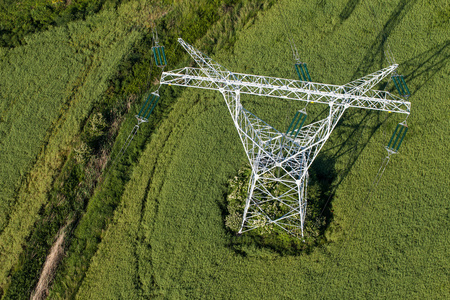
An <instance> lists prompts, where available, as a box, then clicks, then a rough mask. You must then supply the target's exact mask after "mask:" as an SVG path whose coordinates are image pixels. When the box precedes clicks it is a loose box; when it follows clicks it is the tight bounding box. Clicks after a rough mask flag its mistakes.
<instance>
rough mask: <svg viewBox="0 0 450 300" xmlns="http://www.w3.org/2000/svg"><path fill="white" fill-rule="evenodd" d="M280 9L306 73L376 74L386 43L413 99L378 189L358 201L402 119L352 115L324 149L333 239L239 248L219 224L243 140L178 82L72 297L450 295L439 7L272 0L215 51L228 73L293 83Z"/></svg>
mask: <svg viewBox="0 0 450 300" xmlns="http://www.w3.org/2000/svg"><path fill="white" fill-rule="evenodd" d="M278 6H281V8H282V9H283V11H284V14H285V17H284V18H286V19H287V20H288V21H289V23H290V24H292V25H291V26H292V32H293V34H294V36H295V40H296V43H297V46H298V47H299V51H300V53H301V57H302V60H303V61H305V62H307V63H308V67H309V68H310V73H311V76H312V78H313V80H314V81H319V82H329V83H345V82H348V81H350V80H353V79H356V78H358V77H360V76H363V75H365V74H366V73H370V72H372V71H375V70H377V69H379V68H381V67H383V66H385V62H384V61H383V50H384V47H385V42H383V39H382V38H383V37H384V38H385V41H387V42H388V43H389V44H390V46H391V49H392V50H393V52H394V54H395V57H396V59H397V62H398V63H399V64H400V68H399V73H400V74H403V75H404V76H405V78H406V80H407V82H408V85H409V87H410V90H411V91H412V93H413V95H412V97H411V101H412V103H413V106H412V114H411V116H410V117H409V118H408V124H409V128H410V130H409V132H408V137H407V139H406V140H405V141H404V144H403V146H402V149H400V153H399V154H398V155H396V156H394V157H393V158H392V161H391V163H390V164H389V165H388V168H387V170H386V172H385V174H384V176H383V178H382V180H381V182H380V184H379V186H378V188H377V190H376V191H375V192H374V193H372V194H371V195H370V196H371V197H370V198H369V201H368V202H366V201H365V196H366V194H367V192H368V190H369V187H370V183H371V181H372V179H373V177H374V175H375V174H376V172H377V170H378V167H379V164H380V163H381V160H382V158H383V157H384V155H385V154H386V153H385V150H384V149H383V146H384V145H385V144H386V143H387V141H388V139H389V137H390V134H391V132H392V130H393V128H394V127H395V124H396V123H398V122H400V121H402V120H403V119H402V117H401V116H390V117H389V118H387V119H386V115H385V114H380V113H375V112H370V113H368V112H365V111H358V110H354V109H353V110H349V111H348V112H347V113H346V114H345V115H344V120H343V121H342V122H341V124H340V126H339V127H338V128H337V129H336V131H335V132H334V133H333V135H332V138H331V139H330V141H329V142H328V143H327V144H326V146H325V149H323V153H322V158H321V159H322V161H330V162H333V164H334V166H333V168H334V169H335V172H336V176H335V178H334V181H333V182H331V184H330V188H332V189H333V190H334V197H333V200H332V210H333V211H334V213H333V220H332V223H331V224H330V227H329V228H328V230H327V232H326V236H327V239H328V243H327V244H325V245H322V246H321V247H318V248H316V249H315V250H314V251H312V252H311V253H308V254H307V253H303V254H301V255H296V256H292V255H280V254H279V253H277V252H274V251H272V250H271V249H268V248H264V247H257V246H254V247H253V248H251V246H248V248H247V249H245V250H246V251H245V254H244V255H243V254H242V253H241V252H238V251H236V249H235V248H233V247H232V245H231V243H232V241H233V236H231V234H230V233H229V232H228V231H227V230H226V229H225V226H224V207H225V204H226V203H225V193H226V190H227V180H228V178H230V177H232V176H235V174H237V170H238V169H239V167H240V165H241V163H242V162H243V161H244V160H245V156H244V152H243V150H242V148H241V145H240V142H239V139H238V135H237V133H236V132H235V129H234V128H233V124H232V122H231V119H230V118H229V116H228V112H227V109H226V107H225V104H224V102H223V99H221V97H220V95H218V94H217V93H212V92H205V91H193V90H189V91H185V92H184V93H183V95H182V96H181V97H180V99H179V101H177V103H176V105H174V107H173V109H172V111H171V114H170V115H169V117H168V118H167V120H165V121H164V122H163V123H162V124H161V125H160V127H158V129H157V131H156V132H155V134H154V135H152V137H151V140H150V141H149V143H148V145H147V146H146V148H145V150H144V152H143V154H142V156H141V158H140V159H139V161H138V162H137V165H136V167H135V168H134V171H133V174H132V176H131V179H130V181H129V183H128V184H127V186H126V187H125V192H124V194H123V196H122V200H121V201H122V202H121V204H120V206H119V209H117V210H116V213H115V216H114V221H113V223H112V224H111V226H110V227H109V228H108V230H107V231H106V232H105V233H104V235H103V241H102V242H101V243H100V246H99V250H98V251H97V253H96V255H95V256H94V257H93V258H92V263H91V265H90V267H89V270H88V272H87V275H86V278H85V280H84V281H83V283H82V285H81V288H80V290H79V292H78V295H77V296H78V298H80V299H86V298H88V299H99V298H105V297H106V298H127V299H134V298H148V297H154V298H170V299H172V298H214V299H221V298H226V299H230V298H231V299H234V298H237V299H244V298H251V299H254V298H263V299H267V298H292V299H298V298H326V299H348V298H353V299H354V298H356V299H367V298H370V299H374V298H376V299H378V298H395V299H405V298H414V299H416V298H427V299H445V298H448V297H449V296H450V295H449V290H450V289H449V283H448V276H449V269H448V265H449V259H448V255H446V252H447V249H448V246H449V244H448V236H449V229H448V228H449V220H448V205H447V199H448V198H449V196H450V195H449V190H448V186H449V178H450V174H449V170H448V168H447V167H446V166H447V165H448V162H449V160H448V157H447V155H446V152H447V149H448V147H449V146H450V145H449V141H448V139H446V138H445V137H446V131H447V128H448V126H449V125H450V124H449V121H448V117H447V115H448V104H449V102H448V94H449V91H448V85H447V83H448V80H449V72H448V65H447V61H448V58H449V56H450V54H449V45H450V42H449V34H448V30H445V28H447V27H448V21H447V19H446V18H445V17H441V16H443V15H444V16H445V13H446V12H447V11H448V4H444V3H443V2H437V3H436V4H428V3H427V2H425V1H413V2H402V1H396V2H384V3H375V4H372V3H371V2H368V1H362V2H358V1H348V2H347V1H339V2H331V1H320V2H319V4H311V3H309V2H306V1H304V2H301V3H299V2H298V1H282V2H280V3H278V4H277V5H275V6H274V7H273V8H272V9H270V10H269V11H267V12H265V13H262V14H261V15H260V16H259V17H258V20H257V21H256V22H255V23H254V24H253V25H252V26H248V27H247V28H245V29H243V30H241V31H239V32H238V34H237V40H236V43H235V44H234V47H233V48H232V49H231V50H223V51H221V52H220V51H219V53H218V54H217V55H215V57H214V58H215V59H216V60H217V61H218V62H219V63H222V64H223V65H224V66H226V67H228V68H229V69H231V70H233V71H236V72H248V73H256V74H264V75H272V76H283V77H291V78H294V77H295V70H294V68H293V66H292V61H291V60H290V53H289V47H288V44H287V41H286V36H285V32H284V25H283V22H282V17H281V16H280V14H279V11H278ZM439 18H441V19H439ZM389 88H392V85H390V87H388V89H389ZM177 89H178V88H177ZM243 102H244V104H245V106H246V107H247V108H248V109H249V110H251V111H254V112H256V114H257V115H258V116H261V117H262V118H263V119H264V120H266V121H268V122H269V123H270V124H273V125H274V126H275V127H276V128H279V129H281V130H283V129H285V128H286V127H287V126H288V122H289V119H290V118H291V117H292V115H293V114H294V112H295V107H294V105H292V106H290V107H289V105H288V104H286V103H285V102H282V101H277V100H267V99H257V98H251V97H248V98H247V99H243ZM321 109H322V108H321V107H311V106H309V107H308V112H310V113H311V115H312V116H317V115H319V113H320V111H321ZM286 110H288V111H286ZM285 120H286V121H285ZM318 167H319V166H317V164H316V166H315V167H314V168H318ZM242 238H243V239H246V237H245V235H244V236H242ZM337 263H338V264H337Z"/></svg>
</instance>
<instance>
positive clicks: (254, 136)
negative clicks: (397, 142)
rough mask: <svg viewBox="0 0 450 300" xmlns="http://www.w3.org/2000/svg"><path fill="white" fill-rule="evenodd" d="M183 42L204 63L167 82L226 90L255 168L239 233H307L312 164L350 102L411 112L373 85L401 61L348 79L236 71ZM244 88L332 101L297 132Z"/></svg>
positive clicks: (168, 75) (170, 76)
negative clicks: (259, 111) (247, 100)
mask: <svg viewBox="0 0 450 300" xmlns="http://www.w3.org/2000/svg"><path fill="white" fill-rule="evenodd" d="M178 42H179V43H180V44H181V45H182V46H183V47H184V49H185V50H186V51H187V52H188V53H189V54H190V56H191V57H192V58H193V59H194V60H195V61H196V63H197V64H198V66H199V68H190V67H186V68H182V69H178V70H173V71H169V72H163V73H162V76H161V84H167V85H177V86H185V87H195V88H202V89H208V90H217V91H220V92H221V93H222V95H223V96H224V98H225V102H226V104H227V107H228V110H229V112H230V114H231V118H232V119H233V122H234V125H235V126H236V129H237V131H238V133H239V136H240V138H241V141H242V144H243V146H244V149H245V152H246V154H247V157H248V160H249V162H250V165H251V168H252V175H251V178H250V182H249V187H248V197H247V200H246V204H245V209H244V215H243V220H242V225H241V228H240V231H239V233H242V232H245V231H249V230H252V229H255V228H258V227H260V226H265V225H271V224H272V225H277V226H279V227H281V228H282V229H284V230H286V231H287V232H289V233H291V234H294V235H299V233H300V232H301V235H302V236H303V227H304V222H305V213H306V205H307V199H306V190H307V184H308V168H309V167H310V166H311V163H312V162H313V161H314V159H315V158H316V156H317V154H318V153H319V151H320V149H321V148H322V146H323V145H324V143H325V142H326V140H327V139H328V138H329V137H330V134H331V132H332V131H333V129H334V128H335V126H336V124H337V123H338V121H339V119H340V118H341V117H342V115H343V113H344V111H345V110H346V109H347V108H349V107H355V108H363V109H371V110H379V111H386V112H393V113H402V114H409V112H410V107H411V104H410V102H407V101H404V100H403V99H402V98H399V97H396V96H394V95H392V94H390V93H389V92H386V91H377V90H372V87H374V86H375V85H376V84H377V83H378V82H380V81H381V80H382V79H384V78H385V77H387V76H388V75H389V74H391V73H393V72H394V71H395V69H396V68H397V66H398V65H397V64H394V65H391V66H389V67H387V68H385V69H382V70H379V71H377V72H375V73H372V74H370V75H367V76H365V77H363V78H361V79H358V80H355V81H352V82H350V83H348V84H345V85H331V84H323V83H314V82H304V81H299V80H293V79H283V78H275V77H267V76H258V75H249V74H239V73H233V72H230V71H228V70H227V69H226V68H224V67H223V66H221V65H219V64H218V63H216V62H215V61H214V60H212V59H211V58H209V57H208V56H206V55H204V54H203V53H201V52H200V51H198V50H197V49H195V48H194V47H192V46H191V45H189V44H188V43H186V42H185V41H183V40H182V39H181V38H179V39H178ZM241 94H250V95H257V96H266V97H275V98H281V99H289V100H298V101H305V102H309V103H322V104H327V105H328V106H329V115H328V117H327V118H325V119H323V120H320V121H317V122H314V123H311V124H308V125H306V126H303V127H302V128H300V130H299V131H298V132H296V135H295V138H294V137H293V136H291V135H288V134H285V133H281V132H279V131H278V130H276V129H275V128H273V127H272V126H270V125H269V124H267V123H265V122H264V121H262V120H261V119H259V118H258V117H256V116H255V115H253V114H252V113H251V112H249V111H247V110H246V109H244V108H243V107H242V105H241V102H240V95H241Z"/></svg>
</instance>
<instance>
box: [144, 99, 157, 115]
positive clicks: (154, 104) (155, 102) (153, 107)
mask: <svg viewBox="0 0 450 300" xmlns="http://www.w3.org/2000/svg"><path fill="white" fill-rule="evenodd" d="M159 98H160V97H159V96H156V98H155V101H154V103H153V106H152V109H150V112H149V113H148V115H147V116H146V117H145V118H146V119H148V118H149V117H150V115H151V114H152V112H153V110H154V109H155V107H156V104H158V101H159Z"/></svg>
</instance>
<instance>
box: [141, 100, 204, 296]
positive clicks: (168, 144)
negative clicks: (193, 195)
mask: <svg viewBox="0 0 450 300" xmlns="http://www.w3.org/2000/svg"><path fill="white" fill-rule="evenodd" d="M185 94H186V93H185ZM188 94H191V95H192V93H188ZM194 95H196V94H194ZM196 96H197V99H195V100H194V102H193V103H192V105H189V103H187V104H184V103H180V102H181V101H180V102H178V103H180V106H181V105H183V104H184V105H185V107H182V108H183V109H182V110H181V109H180V108H179V107H175V108H174V110H173V112H172V117H173V118H174V119H176V120H177V123H173V124H170V118H168V119H167V121H166V122H165V124H163V125H162V126H161V129H162V130H164V129H165V128H164V127H165V126H167V127H169V126H171V127H172V128H171V129H170V131H168V132H167V133H166V134H165V135H164V136H163V138H162V139H161V138H159V137H157V136H156V137H154V139H155V140H156V139H157V140H158V141H160V140H162V144H160V145H159V147H158V148H155V149H154V150H153V151H154V152H159V153H158V154H157V155H156V156H155V157H154V160H153V162H152V165H153V168H152V169H151V175H150V178H149V180H148V183H147V186H146V191H145V197H144V199H143V201H142V208H141V215H140V216H139V230H138V238H137V240H136V243H135V256H136V258H137V270H136V272H137V283H136V287H137V288H138V289H139V290H140V291H141V292H142V293H143V296H144V297H151V296H153V297H154V296H157V295H158V292H157V291H158V290H159V286H158V283H157V279H156V276H155V272H154V266H153V259H154V257H153V251H152V233H153V230H154V226H155V223H156V219H157V216H158V214H159V204H160V203H159V200H158V198H159V195H160V192H161V189H162V188H163V186H164V184H165V182H166V180H165V178H166V173H167V170H168V169H169V166H170V164H171V163H172V159H171V158H172V156H173V154H174V152H175V151H176V149H177V146H178V144H179V140H180V138H181V137H182V136H183V133H184V132H185V130H186V128H188V126H189V123H190V120H191V119H192V118H193V116H194V113H195V114H197V112H198V113H200V114H201V113H203V112H204V111H205V110H206V108H205V105H204V103H203V102H201V101H200V100H199V95H198V94H197V95H196ZM184 97H186V96H185V95H182V96H181V98H184ZM199 106H200V107H199ZM198 108H200V110H197V109H198ZM184 121H187V123H188V124H187V126H181V124H183V125H184ZM164 125H165V126H164ZM146 220H147V221H146ZM139 245H141V246H143V247H138V246H139ZM138 249H141V250H138ZM142 249H144V250H142ZM145 287H149V288H150V289H148V290H145ZM155 292H156V293H155Z"/></svg>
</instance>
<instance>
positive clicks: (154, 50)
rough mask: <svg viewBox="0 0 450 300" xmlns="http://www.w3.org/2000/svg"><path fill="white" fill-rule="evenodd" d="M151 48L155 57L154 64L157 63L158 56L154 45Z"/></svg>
mask: <svg viewBox="0 0 450 300" xmlns="http://www.w3.org/2000/svg"><path fill="white" fill-rule="evenodd" d="M152 50H153V56H154V57H155V64H156V65H158V58H157V56H156V51H157V50H156V47H153V48H152Z"/></svg>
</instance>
